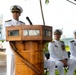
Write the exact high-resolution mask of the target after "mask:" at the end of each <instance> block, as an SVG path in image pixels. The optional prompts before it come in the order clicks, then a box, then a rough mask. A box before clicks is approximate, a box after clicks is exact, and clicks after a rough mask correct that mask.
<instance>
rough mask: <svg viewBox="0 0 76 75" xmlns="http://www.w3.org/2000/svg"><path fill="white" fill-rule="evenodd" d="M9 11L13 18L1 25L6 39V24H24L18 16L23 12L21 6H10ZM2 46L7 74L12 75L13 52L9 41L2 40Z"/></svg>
mask: <svg viewBox="0 0 76 75" xmlns="http://www.w3.org/2000/svg"><path fill="white" fill-rule="evenodd" d="M10 11H11V13H12V17H13V19H11V20H8V21H5V24H4V25H3V30H2V34H3V35H2V36H3V38H4V39H5V40H6V27H7V26H11V25H13V26H16V25H25V23H24V22H22V21H19V16H20V15H21V13H22V12H23V9H22V7H20V6H19V5H13V6H11V7H10ZM4 46H5V48H6V55H7V75H14V74H15V72H14V53H13V52H12V50H11V47H10V45H9V42H8V41H7V42H6V41H4Z"/></svg>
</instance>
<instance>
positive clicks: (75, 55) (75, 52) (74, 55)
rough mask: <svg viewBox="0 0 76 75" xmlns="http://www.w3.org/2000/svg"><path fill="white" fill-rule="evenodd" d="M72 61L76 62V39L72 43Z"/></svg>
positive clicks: (70, 45)
mask: <svg viewBox="0 0 76 75" xmlns="http://www.w3.org/2000/svg"><path fill="white" fill-rule="evenodd" d="M69 47H70V53H71V55H70V59H73V60H76V39H74V40H72V41H70V44H69Z"/></svg>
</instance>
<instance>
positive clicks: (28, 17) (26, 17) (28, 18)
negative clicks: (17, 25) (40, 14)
mask: <svg viewBox="0 0 76 75" xmlns="http://www.w3.org/2000/svg"><path fill="white" fill-rule="evenodd" d="M26 19H27V20H28V22H29V23H30V25H33V24H32V22H31V20H30V19H29V17H26Z"/></svg>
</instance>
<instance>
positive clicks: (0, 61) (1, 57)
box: [0, 52, 6, 75]
mask: <svg viewBox="0 0 76 75" xmlns="http://www.w3.org/2000/svg"><path fill="white" fill-rule="evenodd" d="M0 75H6V55H5V53H4V52H0Z"/></svg>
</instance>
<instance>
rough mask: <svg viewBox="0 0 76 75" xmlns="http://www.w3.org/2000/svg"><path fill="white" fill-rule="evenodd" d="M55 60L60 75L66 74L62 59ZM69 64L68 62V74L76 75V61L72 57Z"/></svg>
mask: <svg viewBox="0 0 76 75" xmlns="http://www.w3.org/2000/svg"><path fill="white" fill-rule="evenodd" d="M55 62H56V65H57V69H58V71H59V73H60V75H65V74H64V69H63V66H64V64H63V63H62V62H61V61H55ZM67 64H68V67H69V70H68V72H67V75H74V69H75V68H76V61H74V60H72V59H69V60H68V62H67Z"/></svg>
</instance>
